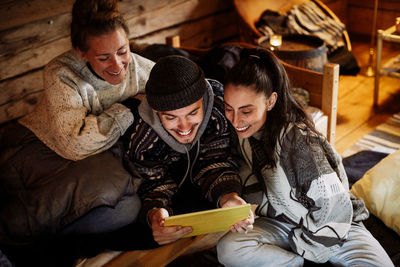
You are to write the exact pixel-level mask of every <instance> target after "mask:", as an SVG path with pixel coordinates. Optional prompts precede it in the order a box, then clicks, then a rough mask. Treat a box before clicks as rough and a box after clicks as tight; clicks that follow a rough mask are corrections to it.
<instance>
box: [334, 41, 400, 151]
mask: <svg viewBox="0 0 400 267" xmlns="http://www.w3.org/2000/svg"><path fill="white" fill-rule="evenodd" d="M352 45H353V53H354V55H355V57H356V58H357V61H358V64H359V66H360V67H361V72H360V73H359V74H358V75H357V76H344V75H342V76H340V80H339V96H338V115H337V128H336V142H335V148H336V150H337V151H338V152H339V154H342V153H343V152H344V151H345V150H346V149H347V148H349V147H351V146H352V145H353V144H354V143H356V142H357V140H359V139H360V138H361V137H362V136H364V135H365V134H367V133H368V132H370V131H371V130H372V129H374V128H375V127H376V126H377V125H379V124H380V123H382V122H384V121H385V120H386V119H387V118H389V117H390V116H391V115H392V114H393V113H396V112H400V79H396V78H391V77H382V78H381V79H380V89H379V107H378V109H374V108H373V92H374V79H375V78H374V77H367V76H366V75H365V69H366V67H367V66H368V63H369V47H370V44H369V42H366V41H357V40H352ZM399 54H400V45H399V44H390V43H384V45H383V53H382V63H383V64H384V63H385V61H387V60H388V59H390V58H391V57H393V56H395V55H399Z"/></svg>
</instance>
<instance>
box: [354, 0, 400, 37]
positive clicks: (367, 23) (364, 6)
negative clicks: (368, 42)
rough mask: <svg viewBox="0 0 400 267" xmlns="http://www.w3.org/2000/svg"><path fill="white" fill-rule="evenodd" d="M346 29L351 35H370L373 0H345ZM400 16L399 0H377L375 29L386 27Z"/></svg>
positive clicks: (391, 24)
mask: <svg viewBox="0 0 400 267" xmlns="http://www.w3.org/2000/svg"><path fill="white" fill-rule="evenodd" d="M347 1H348V6H347V30H348V32H349V33H350V34H351V35H352V36H357V37H368V38H370V37H371V33H372V26H373V25H372V21H373V14H374V2H375V0H347ZM396 17H400V1H399V0H378V12H377V19H376V29H377V30H378V29H387V28H389V27H390V26H393V25H394V24H395V21H396V20H395V18H396Z"/></svg>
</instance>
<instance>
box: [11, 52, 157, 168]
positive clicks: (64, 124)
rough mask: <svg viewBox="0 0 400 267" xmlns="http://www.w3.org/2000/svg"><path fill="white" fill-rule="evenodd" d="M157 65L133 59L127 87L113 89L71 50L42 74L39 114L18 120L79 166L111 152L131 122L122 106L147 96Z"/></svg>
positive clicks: (127, 111) (37, 107) (129, 69)
mask: <svg viewBox="0 0 400 267" xmlns="http://www.w3.org/2000/svg"><path fill="white" fill-rule="evenodd" d="M153 65H154V63H153V62H152V61H150V60H148V59H145V58H143V57H141V56H139V55H136V54H133V53H132V58H131V61H130V63H129V67H128V71H127V74H126V77H125V79H124V81H123V82H122V83H120V84H118V85H111V84H109V83H108V82H106V81H104V80H102V79H100V78H99V77H98V76H96V75H95V74H93V72H92V71H91V70H90V69H89V68H88V67H87V65H86V62H84V61H83V60H82V59H81V58H80V56H79V55H78V54H77V53H76V52H75V50H71V51H69V52H66V53H65V54H63V55H61V56H59V57H57V58H55V59H53V60H52V61H51V62H50V63H49V64H48V65H47V66H46V67H45V69H44V75H43V76H44V92H43V94H42V96H41V99H40V100H39V101H38V103H37V105H36V107H35V110H34V111H33V112H32V113H30V114H28V115H26V116H25V117H23V118H22V119H20V120H19V122H20V123H21V124H22V125H24V126H25V127H27V128H29V129H30V130H31V131H33V132H34V133H35V135H36V136H37V137H38V138H39V139H40V140H41V141H42V142H43V143H44V144H46V145H47V146H48V147H49V148H51V149H52V150H54V151H55V152H56V153H57V154H59V155H60V156H62V157H64V158H66V159H71V160H75V161H76V160H80V159H83V158H86V157H88V156H90V155H94V154H97V153H100V152H102V151H105V150H107V149H108V148H110V147H111V146H112V145H113V144H114V143H115V142H116V141H117V140H118V138H119V137H120V136H121V135H122V134H123V133H124V132H125V131H126V129H127V128H128V126H129V125H130V124H131V123H132V121H133V115H132V113H131V112H130V110H129V109H128V108H126V107H125V106H123V105H122V104H120V103H118V102H121V101H123V100H125V99H127V98H128V97H131V96H134V95H136V94H138V93H144V88H145V84H146V81H147V79H148V77H149V74H150V71H151V68H152V67H153Z"/></svg>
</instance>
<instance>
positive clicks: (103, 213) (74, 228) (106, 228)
mask: <svg viewBox="0 0 400 267" xmlns="http://www.w3.org/2000/svg"><path fill="white" fill-rule="evenodd" d="M140 208H141V202H140V199H139V197H138V196H137V195H136V194H133V195H125V196H123V197H122V198H121V199H120V200H119V201H118V203H117V204H116V205H115V207H111V206H100V207H97V208H94V209H93V210H91V211H89V212H88V213H87V214H86V215H84V216H82V217H81V218H79V219H77V220H76V221H74V222H73V223H71V224H70V225H68V226H67V227H66V228H64V229H63V230H62V231H61V233H62V234H71V233H73V234H99V233H106V232H112V231H115V230H117V229H119V228H121V227H124V226H126V225H128V224H130V223H132V222H134V221H136V218H137V215H138V213H139V210H140Z"/></svg>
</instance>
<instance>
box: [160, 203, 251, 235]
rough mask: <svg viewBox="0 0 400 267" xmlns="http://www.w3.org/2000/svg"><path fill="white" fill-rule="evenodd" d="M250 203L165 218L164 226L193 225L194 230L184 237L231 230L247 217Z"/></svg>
mask: <svg viewBox="0 0 400 267" xmlns="http://www.w3.org/2000/svg"><path fill="white" fill-rule="evenodd" d="M250 206H251V205H250V204H246V205H241V206H235V207H229V208H219V209H212V210H205V211H199V212H191V213H186V214H181V215H175V216H171V217H167V218H165V222H164V226H173V225H182V226H191V227H192V228H193V232H191V233H190V234H188V235H185V236H184V237H189V236H196V235H202V234H208V233H212V232H219V231H225V230H229V228H230V227H231V226H232V225H234V224H235V223H237V222H238V221H241V220H243V219H246V218H247V217H248V216H249V213H250Z"/></svg>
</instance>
